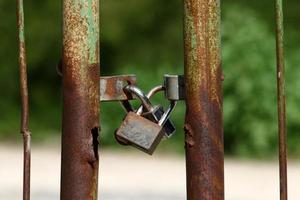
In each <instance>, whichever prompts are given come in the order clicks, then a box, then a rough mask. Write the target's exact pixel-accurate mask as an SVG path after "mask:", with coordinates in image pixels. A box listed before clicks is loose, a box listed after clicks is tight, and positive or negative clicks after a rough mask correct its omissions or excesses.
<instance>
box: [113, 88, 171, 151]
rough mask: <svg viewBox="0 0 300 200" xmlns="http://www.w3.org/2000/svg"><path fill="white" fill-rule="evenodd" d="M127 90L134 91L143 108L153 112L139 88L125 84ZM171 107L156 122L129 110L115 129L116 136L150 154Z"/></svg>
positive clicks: (159, 137)
mask: <svg viewBox="0 0 300 200" xmlns="http://www.w3.org/2000/svg"><path fill="white" fill-rule="evenodd" d="M127 90H129V91H134V92H133V94H134V95H135V96H136V97H138V98H139V99H140V100H141V101H142V104H143V106H144V108H145V109H146V110H147V111H148V112H150V113H151V112H152V113H153V110H154V107H153V106H152V105H151V102H150V101H149V99H148V98H147V97H146V95H145V94H144V93H143V92H142V91H141V90H139V89H138V88H137V87H135V86H132V85H129V86H127ZM172 108H174V107H173V106H170V107H169V109H168V110H167V111H166V112H165V113H164V114H163V115H162V116H161V118H160V120H159V122H158V123H156V122H153V121H151V120H149V119H147V118H145V117H142V116H141V115H138V114H137V113H136V112H132V111H130V112H129V113H128V114H127V115H126V117H125V119H124V120H123V122H122V124H121V126H120V128H119V129H118V130H117V131H116V133H115V136H116V138H117V139H118V141H121V142H122V143H125V144H129V145H132V146H134V147H137V148H139V149H140V150H142V151H144V152H146V153H148V154H150V155H152V154H153V152H154V150H155V149H156V147H157V145H158V144H159V143H160V141H161V139H162V138H163V136H164V133H165V131H164V129H163V126H164V124H165V123H166V121H167V120H168V118H169V116H170V113H171V112H172ZM153 115H154V114H153Z"/></svg>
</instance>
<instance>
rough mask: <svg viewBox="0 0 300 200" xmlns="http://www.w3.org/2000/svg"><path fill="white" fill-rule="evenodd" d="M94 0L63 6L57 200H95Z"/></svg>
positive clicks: (96, 50)
mask: <svg viewBox="0 0 300 200" xmlns="http://www.w3.org/2000/svg"><path fill="white" fill-rule="evenodd" d="M99 53H100V52H99V0H63V59H62V72H63V73H62V74H63V121H62V123H63V125H62V163H61V194H60V199H62V200H74V199H85V200H96V199H97V193H98V192H97V189H98V168H99V156H98V134H99V107H100V106H99V105H100V104H99V101H100V79H99V77H100V66H99V63H100V58H99Z"/></svg>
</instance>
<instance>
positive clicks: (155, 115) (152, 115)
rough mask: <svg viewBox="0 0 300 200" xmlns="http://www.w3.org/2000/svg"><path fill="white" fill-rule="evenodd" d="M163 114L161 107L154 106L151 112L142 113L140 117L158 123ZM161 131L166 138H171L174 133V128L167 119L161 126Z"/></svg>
mask: <svg viewBox="0 0 300 200" xmlns="http://www.w3.org/2000/svg"><path fill="white" fill-rule="evenodd" d="M164 113H165V111H164V109H163V107H162V106H160V105H159V106H155V107H154V109H153V110H152V111H151V112H145V113H143V114H142V116H143V117H145V118H147V119H149V120H151V121H153V122H154V123H158V121H159V120H160V119H161V117H162V116H163V114H164ZM163 131H164V135H165V136H166V137H168V138H169V137H171V136H172V135H173V134H174V132H175V131H176V128H175V126H174V124H173V123H172V121H171V120H170V119H168V120H167V121H166V122H165V124H164V125H163Z"/></svg>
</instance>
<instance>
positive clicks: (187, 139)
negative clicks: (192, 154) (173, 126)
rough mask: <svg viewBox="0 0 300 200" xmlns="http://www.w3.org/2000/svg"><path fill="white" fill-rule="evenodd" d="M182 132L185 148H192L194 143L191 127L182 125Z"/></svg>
mask: <svg viewBox="0 0 300 200" xmlns="http://www.w3.org/2000/svg"><path fill="white" fill-rule="evenodd" d="M184 131H185V144H186V147H188V148H189V147H193V146H194V145H195V141H194V133H193V129H192V127H191V125H189V124H185V125H184Z"/></svg>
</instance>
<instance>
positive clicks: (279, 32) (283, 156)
mask: <svg viewBox="0 0 300 200" xmlns="http://www.w3.org/2000/svg"><path fill="white" fill-rule="evenodd" d="M275 12H276V50H277V51H276V53H277V99H278V135H279V168H280V199H281V200H287V199H288V190H287V145H286V137H287V130H286V112H285V110H286V101H285V99H286V98H285V61H284V38H283V34H284V28H283V10H282V0H275Z"/></svg>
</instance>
